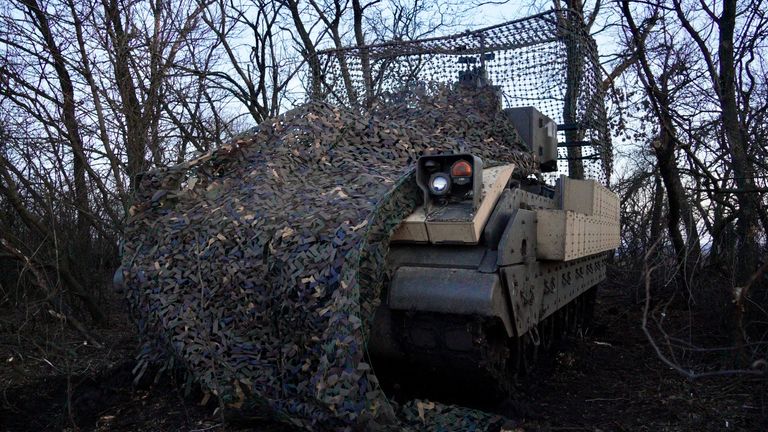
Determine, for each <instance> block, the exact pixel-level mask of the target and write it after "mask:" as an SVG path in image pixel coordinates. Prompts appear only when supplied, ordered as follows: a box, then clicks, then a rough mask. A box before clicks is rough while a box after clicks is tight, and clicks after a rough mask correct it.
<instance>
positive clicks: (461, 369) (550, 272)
mask: <svg viewBox="0 0 768 432" xmlns="http://www.w3.org/2000/svg"><path fill="white" fill-rule="evenodd" d="M456 87H457V88H458V89H457V91H464V92H468V93H470V94H471V92H472V90H473V89H476V90H480V89H483V88H490V89H493V90H496V91H485V92H480V93H478V97H483V98H485V100H483V101H481V102H477V103H481V104H486V105H488V104H490V105H493V104H496V105H498V107H499V109H500V110H501V100H500V98H499V99H498V100H494V96H495V95H498V96H500V94H499V93H498V92H497V91H498V88H496V87H494V86H493V85H492V83H490V82H489V81H488V79H487V76H486V74H485V71H484V69H483V68H482V67H475V68H472V69H470V70H468V71H466V72H463V73H462V74H461V75H460V80H459V82H458V83H457V84H456ZM502 112H503V115H504V116H505V117H506V119H507V120H508V121H509V122H510V123H511V124H512V125H514V129H515V130H516V131H517V133H518V135H519V137H520V139H521V140H522V142H523V143H524V145H525V146H527V147H528V150H529V151H530V153H531V154H532V155H533V156H534V157H533V161H534V164H535V170H536V171H538V172H539V173H546V172H553V171H557V157H558V152H557V136H556V135H557V130H558V126H557V125H556V124H555V123H554V122H553V121H552V120H551V119H549V118H548V117H546V116H545V115H543V114H542V113H541V112H539V111H538V110H537V109H536V108H534V107H519V108H508V109H504V110H503V111H502ZM515 168H516V167H515V164H499V165H496V166H493V167H487V166H486V167H484V166H483V161H482V160H481V159H480V158H478V157H477V156H474V155H472V154H461V153H448V154H439V155H425V156H422V157H420V158H419V159H418V162H417V164H416V174H415V177H416V182H417V184H418V186H419V188H420V189H421V191H422V193H423V205H422V206H420V207H418V208H417V209H416V210H415V211H414V212H413V213H412V214H410V215H409V216H408V217H406V218H405V220H403V222H402V223H401V224H400V225H399V226H398V227H397V229H396V230H395V231H394V233H393V234H392V237H391V241H392V244H391V246H390V250H389V255H388V256H387V263H388V266H389V268H390V272H391V273H390V274H391V279H390V280H389V283H388V286H387V287H386V289H385V292H384V294H383V303H382V305H381V306H380V307H379V308H378V310H377V312H376V319H375V321H374V324H373V330H372V331H373V333H372V336H371V342H370V346H369V350H370V355H371V357H372V363H373V366H374V367H377V365H381V367H379V371H380V374H381V375H382V376H387V379H386V380H387V381H391V382H398V383H400V382H402V383H403V384H404V385H408V386H410V387H413V386H414V385H415V386H416V387H420V386H421V384H422V383H421V381H422V378H423V377H424V375H425V374H427V375H429V374H430V373H431V374H433V375H434V377H433V378H435V379H436V380H438V381H439V380H440V379H441V377H443V378H447V380H448V382H450V386H451V387H453V388H457V387H458V386H457V381H461V380H462V379H463V380H464V381H465V382H466V383H469V385H470V386H472V385H474V386H482V385H487V382H486V381H488V380H490V381H492V382H493V384H495V385H496V386H497V387H500V388H502V389H503V388H507V389H508V388H509V386H510V385H511V384H512V383H513V382H514V381H513V380H514V378H515V377H516V376H517V375H518V374H520V373H524V372H526V371H527V370H528V369H529V368H530V367H531V366H532V364H533V362H534V361H535V358H536V357H537V354H538V352H539V348H540V347H542V348H548V347H550V346H551V344H552V343H553V342H554V341H556V340H557V339H558V338H559V336H561V335H563V334H565V333H568V332H571V333H573V332H577V331H578V330H579V329H580V328H582V327H583V325H584V324H585V323H586V321H588V320H589V318H590V315H591V311H592V308H593V304H594V301H595V289H596V285H597V284H599V283H600V282H601V281H603V280H604V279H605V277H606V273H605V260H606V256H607V253H608V252H609V251H612V250H613V249H615V248H616V247H618V245H619V201H618V197H617V196H616V194H614V193H613V192H611V191H610V190H608V189H607V188H605V187H604V186H602V185H601V184H599V183H598V182H596V181H594V180H583V179H582V180H579V179H572V178H570V177H568V176H566V175H560V176H559V177H557V178H556V181H555V183H554V185H551V186H550V185H548V184H547V183H546V182H544V181H541V179H540V177H541V175H539V178H537V177H536V176H535V175H531V176H521V175H520V173H519V170H516V169H515ZM393 365H396V367H393ZM483 378H486V380H483ZM480 383H483V384H480ZM458 388H461V387H458ZM487 390H488V389H487V388H486V389H484V391H487Z"/></svg>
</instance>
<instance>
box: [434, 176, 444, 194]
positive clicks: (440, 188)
mask: <svg viewBox="0 0 768 432" xmlns="http://www.w3.org/2000/svg"><path fill="white" fill-rule="evenodd" d="M447 188H448V179H447V178H445V177H443V176H435V178H433V179H432V190H433V191H434V192H445V190H446V189H447Z"/></svg>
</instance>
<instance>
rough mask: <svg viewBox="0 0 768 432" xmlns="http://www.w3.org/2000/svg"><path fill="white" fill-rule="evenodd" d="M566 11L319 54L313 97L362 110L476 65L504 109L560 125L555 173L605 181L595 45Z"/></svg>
mask: <svg viewBox="0 0 768 432" xmlns="http://www.w3.org/2000/svg"><path fill="white" fill-rule="evenodd" d="M583 22H584V21H583V18H582V17H581V16H580V15H579V14H578V13H576V12H573V11H569V10H552V11H548V12H544V13H541V14H538V15H534V16H531V17H527V18H523V19H519V20H515V21H511V22H507V23H504V24H499V25H496V26H492V27H488V28H484V29H479V30H474V31H467V32H464V33H459V34H455V35H450V36H444V37H435V38H431V39H420V40H413V41H397V42H388V43H383V44H378V45H370V46H363V47H351V48H345V49H339V50H328V51H323V52H321V53H320V54H319V56H318V57H319V60H320V67H319V68H320V70H319V71H318V72H317V73H316V76H315V77H314V78H315V79H314V82H315V87H314V91H315V92H316V93H317V94H316V95H315V97H316V98H318V99H321V100H326V101H330V102H332V103H336V104H342V105H349V106H365V105H366V104H368V103H371V102H372V101H374V100H377V99H378V98H380V97H381V96H382V95H385V94H386V93H387V92H390V91H392V90H394V89H399V88H400V87H401V86H403V85H413V84H418V83H422V82H430V83H433V82H440V83H451V82H455V81H456V80H457V78H458V76H459V73H460V72H463V71H467V70H471V69H472V68H476V67H483V68H484V69H485V71H486V72H487V75H488V78H490V80H491V83H492V85H494V86H498V87H499V88H500V89H501V90H502V91H503V94H504V99H503V104H504V107H505V108H511V107H527V106H533V107H535V108H537V109H538V110H539V111H541V112H542V113H544V114H545V115H547V116H548V117H550V118H551V119H552V120H554V121H555V122H556V123H557V124H559V125H563V126H565V128H564V129H567V130H563V131H561V132H560V133H559V136H558V138H559V141H560V142H561V143H563V144H564V145H565V143H569V145H571V146H572V147H570V149H569V148H566V147H561V148H560V149H559V153H560V155H559V156H560V157H559V158H560V159H561V160H560V161H559V163H558V168H559V170H560V172H561V173H564V174H569V171H568V159H569V158H570V159H572V160H574V161H576V162H581V163H582V164H583V167H584V173H585V176H586V177H587V178H593V179H596V180H598V181H600V182H602V183H603V184H606V185H607V184H608V183H609V182H610V172H611V169H612V160H613V159H612V147H611V140H610V136H609V132H608V120H607V118H606V112H605V105H604V91H603V88H602V77H601V69H600V62H599V59H598V53H597V46H596V44H595V41H594V40H593V39H592V37H591V36H590V35H589V32H588V31H587V29H586V28H585V26H584V24H583Z"/></svg>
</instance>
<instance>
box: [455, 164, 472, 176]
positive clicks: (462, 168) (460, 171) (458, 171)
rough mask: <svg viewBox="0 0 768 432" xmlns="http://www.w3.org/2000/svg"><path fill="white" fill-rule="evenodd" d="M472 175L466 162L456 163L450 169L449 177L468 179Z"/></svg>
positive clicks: (470, 167) (470, 166) (470, 168)
mask: <svg viewBox="0 0 768 432" xmlns="http://www.w3.org/2000/svg"><path fill="white" fill-rule="evenodd" d="M471 175H472V165H470V163H469V162H467V161H458V162H456V163H454V164H453V166H452V167H451V177H469V176H471Z"/></svg>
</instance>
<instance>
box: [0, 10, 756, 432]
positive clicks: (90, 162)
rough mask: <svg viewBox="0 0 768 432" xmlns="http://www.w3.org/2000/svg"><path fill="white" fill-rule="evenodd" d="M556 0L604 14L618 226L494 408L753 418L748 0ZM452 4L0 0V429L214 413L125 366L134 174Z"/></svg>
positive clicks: (653, 425)
mask: <svg viewBox="0 0 768 432" xmlns="http://www.w3.org/2000/svg"><path fill="white" fill-rule="evenodd" d="M555 3H557V4H559V3H560V2H559V1H558V0H556V1H555ZM563 3H564V4H563V5H567V6H569V7H571V8H574V9H575V10H577V11H579V12H580V13H581V15H582V18H583V20H584V22H585V24H586V25H587V26H588V27H589V28H590V29H591V31H592V32H593V33H594V34H600V35H601V36H600V38H601V39H600V41H601V46H600V50H601V54H602V55H603V57H604V58H603V60H604V67H605V76H606V79H605V82H604V85H605V88H606V90H607V94H608V96H609V99H608V101H607V103H608V104H609V106H610V116H611V117H610V118H611V122H612V127H613V132H614V136H615V138H614V143H615V144H616V150H615V153H616V154H617V158H616V159H617V161H618V162H617V164H616V167H615V171H616V173H615V174H614V176H613V178H614V179H615V180H614V181H613V185H612V188H613V189H614V190H615V191H616V192H617V193H618V194H619V195H620V198H621V203H622V227H623V228H622V230H623V231H622V246H621V248H620V249H619V250H618V251H617V254H616V256H615V259H614V260H613V262H612V264H611V272H612V274H611V277H610V282H609V283H608V284H607V285H606V286H605V287H604V288H603V291H602V292H603V293H604V294H603V295H602V297H601V298H600V301H601V307H600V309H599V311H598V317H599V318H598V322H597V324H596V325H595V326H594V328H593V333H589V334H586V335H584V337H583V338H580V339H578V340H574V341H572V343H571V344H570V345H569V346H568V347H565V348H564V349H563V351H562V352H561V354H560V355H559V356H558V357H557V359H556V361H554V362H553V363H552V364H544V365H542V368H541V369H540V370H539V372H536V374H534V376H533V377H531V379H530V381H531V382H529V383H527V385H524V386H522V388H524V390H521V397H520V400H518V401H511V402H510V404H509V405H508V406H504V407H490V408H489V409H493V410H497V411H499V412H502V413H505V414H508V415H510V416H511V417H512V418H516V419H519V420H520V422H521V425H522V427H523V428H526V430H527V429H531V430H537V429H541V430H580V429H584V430H595V429H601V430H724V429H729V428H731V427H732V428H734V429H736V430H761V429H765V428H766V427H768V425H767V424H766V423H765V418H766V409H767V408H766V403H765V402H766V401H765V400H764V398H765V397H766V394H767V393H766V387H765V385H766V384H765V375H764V371H765V369H766V360H765V358H766V352H767V351H768V283H766V270H767V269H768V260H766V258H765V257H766V256H768V255H766V252H767V250H766V249H768V243H767V242H766V238H767V236H766V233H768V211H767V210H766V192H768V181H767V180H768V165H766V163H765V160H766V159H767V158H766V156H767V155H766V151H767V150H768V127H767V126H766V125H768V121H767V120H768V119H767V116H766V115H767V113H768V78H766V77H768V70H766V67H767V66H768V52H767V51H766V49H767V48H766V43H767V42H768V16H767V15H766V9H767V7H766V3H765V1H763V0H717V1H708V0H701V1H682V0H669V1H666V0H665V1H659V2H640V1H634V0H615V1H605V0H603V1H601V0H597V3H596V4H595V3H584V2H582V1H581V0H571V1H566V2H563ZM563 5H560V6H563ZM536 6H537V7H541V8H549V7H550V4H549V3H544V2H540V3H539V4H537V5H536ZM463 7H464V5H460V4H453V3H444V2H419V1H416V2H405V1H401V0H392V1H383V2H379V1H373V2H361V1H360V0H351V2H339V1H320V0H307V1H302V2H298V1H294V0H281V1H266V0H242V1H225V0H211V1H198V0H152V1H147V2H127V1H120V0H102V1H98V2H96V1H85V0H50V1H42V0H10V1H6V2H3V3H2V5H0V54H2V55H0V361H2V364H3V366H2V368H0V429H10V430H41V429H61V428H70V429H83V430H179V429H201V430H206V429H207V430H213V429H221V428H222V427H224V426H222V421H223V420H222V419H221V418H220V417H219V416H218V415H217V414H215V413H214V410H215V406H213V405H212V404H209V405H202V406H201V405H200V404H199V403H198V402H199V401H200V399H201V395H200V394H199V393H198V392H197V390H196V389H195V388H194V385H191V384H188V383H184V382H179V381H183V379H182V378H183V377H181V376H175V375H173V376H172V375H169V374H161V373H158V374H157V381H154V379H155V375H154V374H147V376H149V377H146V376H145V378H144V381H142V382H140V383H133V382H132V381H133V379H132V375H131V370H132V368H133V360H132V359H133V357H134V354H135V353H134V350H135V347H136V346H137V339H136V338H137V336H136V334H135V329H134V326H133V324H132V323H131V321H130V318H129V317H127V314H126V312H125V310H126V306H125V304H124V303H123V302H122V300H121V298H120V296H119V295H118V294H116V293H114V292H113V291H112V290H111V285H110V283H109V280H110V278H111V272H112V271H113V270H114V269H115V268H116V267H117V266H118V263H119V241H120V235H121V229H122V222H123V217H124V216H123V215H124V213H125V210H126V209H127V208H128V207H129V205H130V203H131V190H132V187H133V185H134V184H135V182H136V178H137V176H139V175H140V173H142V172H144V171H145V170H147V169H149V168H152V167H163V166H168V165H172V164H174V163H177V162H180V161H183V160H185V159H188V158H189V157H191V156H192V155H193V154H195V153H196V152H198V151H206V150H208V149H209V148H211V147H212V146H214V145H215V144H216V143H218V142H221V141H222V140H225V139H227V138H228V137H230V136H232V135H233V134H234V132H235V131H239V130H242V129H245V128H246V127H249V126H252V125H254V124H257V123H259V122H260V121H262V120H264V119H265V118H269V117H271V116H274V115H276V114H277V113H280V112H282V111H284V109H285V107H287V106H290V105H292V104H294V103H296V102H299V101H301V100H302V98H303V95H304V94H305V93H306V91H307V90H310V89H309V88H308V86H309V84H308V83H304V82H302V81H301V79H300V77H301V76H303V75H305V74H306V72H307V70H309V71H310V72H313V73H314V72H315V70H316V69H317V68H319V67H320V65H318V64H317V62H316V57H315V53H316V52H317V51H318V49H319V48H320V47H323V48H325V47H339V46H342V45H349V44H353V45H354V44H361V43H372V42H377V41H382V40H390V39H410V38H414V37H420V36H425V35H430V34H434V33H435V32H440V31H443V30H444V29H446V28H449V27H450V26H452V25H455V24H457V20H459V21H460V20H461V19H462V18H466V16H467V15H466V14H462V13H460V12H461V11H462V10H463V11H464V12H466V10H465V9H462V8H463ZM459 23H460V22H459ZM606 41H610V43H607V42H606ZM619 144H620V145H619ZM605 293H607V294H605ZM155 372H160V371H155ZM523 400H525V402H523ZM265 422H266V423H264V424H261V426H259V428H258V430H265V429H264V428H281V426H276V425H274V424H273V423H270V422H269V419H266V420H265ZM226 427H227V428H235V429H236V428H238V427H239V426H237V425H234V426H233V425H229V426H226Z"/></svg>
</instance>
